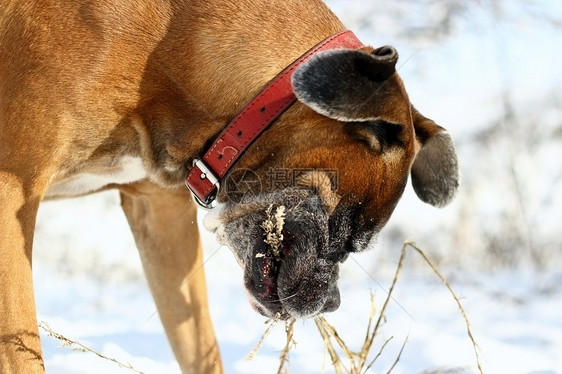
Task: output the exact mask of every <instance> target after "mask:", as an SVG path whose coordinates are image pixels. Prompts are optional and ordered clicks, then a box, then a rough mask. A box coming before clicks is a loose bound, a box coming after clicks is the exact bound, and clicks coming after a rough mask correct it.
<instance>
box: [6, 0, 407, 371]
mask: <svg viewBox="0 0 562 374" xmlns="http://www.w3.org/2000/svg"><path fill="white" fill-rule="evenodd" d="M343 29H344V27H343V25H342V24H341V23H340V21H339V20H338V19H337V18H336V17H335V16H334V15H333V14H332V13H331V12H330V11H329V10H328V9H327V8H326V7H325V5H324V4H323V3H322V2H321V1H318V0H309V1H300V0H286V1H282V2H281V1H272V0H265V1H244V0H243V1H229V2H225V1H218V0H206V1H179V0H177V1H156V2H155V1H147V0H138V1H124V0H114V1H109V0H94V1H84V0H75V1H70V0H36V1H23V0H20V1H18V0H4V1H2V3H1V5H0V206H1V207H2V209H1V211H0V227H2V230H0V260H1V261H2V264H3V265H2V266H1V267H0V372H2V373H18V374H23V373H34V374H36V373H41V372H43V371H44V365H43V361H42V358H41V346H40V340H39V335H38V331H37V320H36V314H35V303H34V294H33V285H32V274H31V257H32V256H31V253H32V241H33V231H34V226H35V219H36V213H37V208H38V206H39V203H40V201H42V200H44V199H46V198H49V199H53V198H65V197H72V196H77V195H82V194H85V193H91V192H95V191H96V190H100V189H106V188H113V187H114V188H118V189H119V190H120V193H121V199H122V206H123V210H124V212H125V214H126V216H127V218H128V220H129V223H130V225H131V228H132V231H133V234H134V236H135V240H136V242H137V245H138V248H139V251H140V254H141V259H142V261H143V266H144V269H145V271H146V275H147V278H148V281H149V284H150V288H151V290H152V293H153V295H154V299H155V302H156V304H157V307H158V310H159V313H160V316H161V319H162V321H163V324H164V327H165V329H166V332H167V334H168V337H169V340H170V342H171V345H172V348H173V350H174V353H175V355H176V357H177V360H178V362H179V364H180V366H181V368H182V371H183V372H185V373H219V372H222V368H221V362H220V357H219V353H218V348H217V343H216V341H215V337H214V333H213V328H212V325H211V322H210V318H209V310H208V305H207V299H206V289H205V279H204V275H203V271H202V270H201V269H200V266H201V243H200V239H199V233H198V229H197V226H196V224H194V222H196V214H197V211H196V208H195V205H194V204H193V203H192V202H191V198H190V196H189V194H188V192H187V190H185V189H184V187H183V180H184V178H185V175H186V172H187V169H188V167H189V165H191V161H192V159H193V158H194V157H196V156H200V155H201V152H202V150H203V149H204V146H205V144H207V143H208V142H209V140H211V139H212V138H213V137H214V136H216V134H217V133H218V132H219V131H220V130H221V129H222V128H223V127H224V125H225V124H226V123H227V122H228V121H229V120H230V119H231V118H232V117H233V116H234V115H235V114H236V113H237V112H238V111H239V110H240V109H241V108H242V107H243V106H244V104H245V103H247V102H248V101H249V100H250V99H251V98H252V97H253V95H255V94H256V93H257V91H259V89H260V88H261V87H262V86H263V85H264V84H265V83H266V82H268V81H269V80H270V79H272V78H273V77H274V76H275V75H276V74H277V73H278V72H279V71H280V70H282V69H283V68H284V67H285V66H286V65H288V64H289V63H291V62H292V61H293V60H294V59H295V58H297V57H298V56H300V55H301V54H302V53H304V52H305V51H306V50H308V49H309V48H310V47H312V46H314V45H315V44H316V43H318V42H320V41H321V40H323V39H324V38H326V37H328V36H330V35H332V34H334V33H336V32H339V31H341V30H343ZM393 79H397V80H399V78H398V77H397V76H396V77H395V78H393ZM396 84H397V86H396V87H399V91H398V92H399V94H398V96H399V97H396V100H394V101H395V102H396V105H394V104H393V103H394V101H393V100H390V101H389V103H390V104H388V107H387V108H386V113H385V114H384V115H385V116H386V118H387V120H394V121H397V122H401V123H406V122H411V121H412V118H411V117H410V114H408V113H410V109H409V108H410V106H409V102H408V99H407V95H406V93H405V91H404V89H403V86H402V84H401V82H398V81H397V83H396ZM404 105H405V106H406V107H407V110H406V111H404ZM404 116H406V117H404ZM393 117H396V118H393ZM404 131H405V133H404V134H403V147H401V148H399V149H396V152H394V153H393V155H392V157H391V158H392V161H391V162H389V161H388V160H390V159H387V160H384V159H383V158H381V157H374V156H373V154H372V152H371V150H370V149H369V147H368V146H365V145H358V142H357V141H356V140H355V139H354V138H353V137H350V136H349V135H348V134H347V133H346V132H345V128H344V126H343V125H342V124H340V123H338V122H337V121H334V120H332V119H329V118H327V117H325V116H322V115H320V114H317V113H315V112H314V111H312V110H311V109H309V108H308V107H307V106H306V105H304V104H302V103H297V104H295V105H294V106H293V107H292V108H291V109H290V110H289V111H288V112H287V113H285V114H284V115H283V116H282V117H281V118H280V119H279V121H278V122H276V123H275V124H274V126H273V127H272V129H271V130H269V131H268V132H266V133H265V134H264V135H263V136H262V137H260V138H259V139H258V140H257V142H256V143H255V144H254V145H253V146H252V148H251V149H250V150H249V151H248V152H247V154H245V155H244V157H243V158H242V160H241V162H240V163H239V164H238V165H237V167H239V168H250V169H253V170H255V171H256V173H257V174H258V175H260V176H261V177H262V178H264V179H265V178H266V173H267V170H269V167H286V168H292V167H299V168H303V167H306V168H326V167H329V168H334V169H338V170H340V173H342V174H341V176H340V185H339V186H338V195H340V196H342V197H343V199H344V200H345V201H346V204H357V203H358V202H364V204H365V206H366V207H367V208H366V210H365V211H364V212H363V215H362V217H364V219H366V220H372V221H374V222H376V225H377V226H381V225H382V224H384V222H385V221H386V220H387V219H388V217H389V216H390V213H391V211H392V209H393V208H394V205H395V204H396V202H397V201H398V199H399V197H400V195H401V193H402V190H403V188H404V185H405V183H406V179H407V172H408V170H409V168H410V166H411V164H412V161H413V158H414V156H415V152H416V147H415V144H416V141H415V137H414V136H413V131H414V130H413V128H412V127H407V128H405V130H404ZM288 144H290V146H287V145H288ZM361 144H363V143H361ZM272 155H274V157H272ZM125 156H126V157H129V158H135V159H139V158H140V160H142V167H143V168H144V170H145V171H146V175H144V176H142V177H141V178H136V179H135V178H133V180H131V181H128V182H126V183H122V184H120V183H119V181H110V182H108V183H105V184H103V185H100V186H96V187H95V188H93V189H87V188H86V189H84V188H83V187H76V185H74V187H72V188H70V189H65V188H64V186H67V185H68V183H67V182H70V181H72V180H73V179H72V178H77V176H80V175H84V173H88V174H94V175H100V174H108V173H110V172H120V171H121V166H122V165H121V161H122V160H123V157H125ZM385 157H387V156H385ZM186 165H187V166H188V167H186ZM381 176H384V178H383V179H381V178H380V177H381ZM129 182H130V183H129ZM58 186H62V187H61V188H58ZM55 187H56V188H55ZM224 198H225V197H224V196H221V199H224ZM187 280H189V281H187Z"/></svg>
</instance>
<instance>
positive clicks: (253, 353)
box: [246, 313, 280, 361]
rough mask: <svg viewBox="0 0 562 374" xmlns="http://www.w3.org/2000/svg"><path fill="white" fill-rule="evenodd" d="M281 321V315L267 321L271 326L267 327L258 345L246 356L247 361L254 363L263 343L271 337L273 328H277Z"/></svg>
mask: <svg viewBox="0 0 562 374" xmlns="http://www.w3.org/2000/svg"><path fill="white" fill-rule="evenodd" d="M279 321H280V314H279V313H277V314H276V315H275V317H274V318H270V319H268V320H267V321H266V324H268V325H269V326H267V328H266V329H265V331H264V332H263V334H262V336H261V338H260V340H259V341H258V342H257V343H256V345H255V347H254V348H253V349H252V350H251V351H250V353H248V355H247V356H246V361H252V360H253V359H254V358H256V356H257V355H258V353H259V351H260V349H261V347H262V345H263V343H264V342H265V339H266V338H267V337H268V336H269V334H270V333H271V331H272V330H273V328H274V327H275V325H277V322H279Z"/></svg>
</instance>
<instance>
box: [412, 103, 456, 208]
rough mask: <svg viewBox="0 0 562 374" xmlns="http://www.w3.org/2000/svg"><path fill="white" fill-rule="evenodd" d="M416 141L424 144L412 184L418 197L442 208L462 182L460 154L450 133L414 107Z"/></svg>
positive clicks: (414, 166)
mask: <svg viewBox="0 0 562 374" xmlns="http://www.w3.org/2000/svg"><path fill="white" fill-rule="evenodd" d="M412 116H413V121H414V129H415V132H416V141H417V142H418V145H420V146H421V148H420V150H419V152H418V154H417V155H416V158H415V159H414V163H413V165H412V170H411V175H412V186H413V187H414V191H415V192H416V194H417V195H418V197H419V198H420V199H421V200H422V201H424V202H426V203H429V204H431V205H433V206H436V207H443V206H445V205H447V204H448V203H449V202H450V201H451V200H452V199H453V197H454V196H455V194H456V192H457V188H458V186H459V184H460V174H459V167H458V161H457V153H456V151H455V145H454V143H453V139H452V138H451V136H450V135H449V133H448V132H447V131H446V130H445V129H444V128H442V127H441V126H438V125H437V124H435V122H433V121H432V120H430V119H429V118H426V117H424V116H423V115H421V114H420V113H419V112H418V111H417V110H416V109H415V108H414V107H412Z"/></svg>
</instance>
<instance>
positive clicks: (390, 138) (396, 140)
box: [349, 120, 403, 153]
mask: <svg viewBox="0 0 562 374" xmlns="http://www.w3.org/2000/svg"><path fill="white" fill-rule="evenodd" d="M349 128H350V131H351V136H352V137H353V138H354V139H356V140H358V141H360V142H362V143H365V144H366V145H368V146H369V148H371V150H373V151H375V152H378V153H382V152H384V151H385V150H386V149H388V148H389V147H392V146H400V145H403V142H402V140H401V134H402V129H403V126H402V125H400V124H397V123H392V122H388V121H384V120H376V121H368V122H354V123H351V124H350V126H349Z"/></svg>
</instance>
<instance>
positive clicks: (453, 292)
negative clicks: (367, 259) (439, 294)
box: [402, 241, 484, 374]
mask: <svg viewBox="0 0 562 374" xmlns="http://www.w3.org/2000/svg"><path fill="white" fill-rule="evenodd" d="M408 246H409V247H411V248H413V249H414V250H415V251H416V252H418V253H419V255H420V256H421V257H422V258H423V260H424V261H425V263H426V264H427V265H429V267H430V268H431V270H433V272H434V273H435V275H437V277H438V278H439V280H440V281H441V283H443V285H445V287H447V290H449V293H450V294H451V296H452V297H453V299H454V300H455V302H456V303H457V306H458V308H459V310H460V312H461V315H462V318H463V319H464V323H465V325H466V332H467V334H468V337H469V338H470V341H471V342H472V347H473V348H474V355H475V357H476V364H477V366H478V371H479V372H480V374H484V371H483V369H482V361H481V359H480V353H479V351H480V348H479V347H478V344H477V343H476V340H475V339H474V334H473V333H472V328H471V325H470V320H469V319H468V315H467V314H466V311H465V310H464V308H463V306H462V304H461V301H460V299H459V298H458V297H457V295H456V293H455V291H453V288H452V287H451V285H450V284H449V282H448V281H447V279H445V277H444V276H443V275H442V274H441V272H439V270H438V269H437V267H436V266H435V265H433V263H432V262H431V260H430V259H429V258H428V257H427V256H426V254H425V253H424V251H423V250H421V249H420V248H419V247H418V246H417V245H415V244H414V243H412V242H409V241H407V242H405V243H404V247H403V248H402V252H405V249H406V248H407V247H408Z"/></svg>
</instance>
